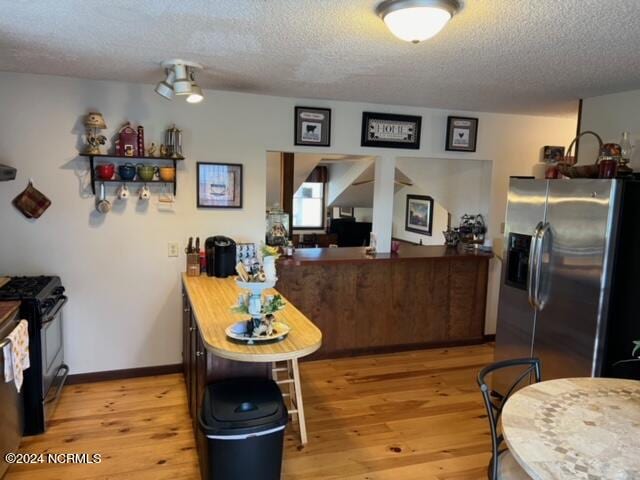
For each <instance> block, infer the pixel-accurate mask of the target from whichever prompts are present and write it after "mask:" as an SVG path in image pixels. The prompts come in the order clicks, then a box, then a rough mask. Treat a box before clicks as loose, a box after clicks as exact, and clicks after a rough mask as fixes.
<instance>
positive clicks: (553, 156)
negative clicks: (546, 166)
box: [542, 145, 564, 163]
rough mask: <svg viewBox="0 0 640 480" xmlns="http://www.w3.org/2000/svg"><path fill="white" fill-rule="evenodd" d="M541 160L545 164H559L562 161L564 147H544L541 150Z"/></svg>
mask: <svg viewBox="0 0 640 480" xmlns="http://www.w3.org/2000/svg"><path fill="white" fill-rule="evenodd" d="M542 159H543V160H544V161H545V163H553V162H561V161H562V160H563V159H564V147H554V146H552V145H545V146H544V149H543V150H542Z"/></svg>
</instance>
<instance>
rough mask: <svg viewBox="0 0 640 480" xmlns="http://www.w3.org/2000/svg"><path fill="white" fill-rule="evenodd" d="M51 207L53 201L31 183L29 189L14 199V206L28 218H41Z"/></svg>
mask: <svg viewBox="0 0 640 480" xmlns="http://www.w3.org/2000/svg"><path fill="white" fill-rule="evenodd" d="M50 205H51V200H49V199H48V198H47V197H46V196H45V195H44V194H43V193H42V192H41V191H40V190H38V189H37V188H36V187H34V186H33V183H32V182H31V181H29V185H27V188H25V189H24V190H23V191H22V193H20V194H19V195H18V196H17V197H16V198H14V199H13V206H14V207H16V208H17V209H18V210H20V212H22V214H23V215H24V216H25V217H27V218H40V216H41V215H42V214H43V213H44V212H45V210H46V209H47V208H49V206H50Z"/></svg>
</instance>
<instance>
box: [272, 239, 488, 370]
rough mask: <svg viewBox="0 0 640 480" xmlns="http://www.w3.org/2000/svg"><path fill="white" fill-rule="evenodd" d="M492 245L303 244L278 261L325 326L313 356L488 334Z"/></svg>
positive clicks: (282, 274) (288, 283)
mask: <svg viewBox="0 0 640 480" xmlns="http://www.w3.org/2000/svg"><path fill="white" fill-rule="evenodd" d="M492 256H493V255H492V254H491V253H482V252H479V251H471V252H468V251H464V250H462V249H456V248H451V247H445V246H418V245H409V244H402V246H401V247H400V251H399V253H398V254H392V253H386V254H377V255H375V256H370V255H367V254H366V253H365V249H364V248H358V247H354V248H350V247H345V248H311V249H299V250H296V251H295V253H294V256H293V257H292V258H285V259H280V260H279V262H278V290H279V291H280V292H282V294H283V295H285V296H286V297H287V298H289V299H290V300H291V301H292V302H293V303H294V304H295V305H296V306H297V307H298V308H299V309H300V310H301V311H302V312H303V313H304V314H305V315H306V316H307V317H309V318H310V319H311V320H313V322H314V323H315V324H316V325H317V326H318V327H319V328H320V329H321V330H322V332H323V333H324V338H323V342H322V348H321V349H319V350H318V352H317V353H316V354H314V355H313V356H312V358H330V357H340V356H348V355H353V354H360V353H374V352H390V351H400V350H407V349H415V348H424V347H428V346H443V345H464V344H473V343H481V342H483V341H485V337H484V322H485V307H486V296H487V279H488V269H489V260H490V258H491V257H492Z"/></svg>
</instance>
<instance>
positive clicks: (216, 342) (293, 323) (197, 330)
mask: <svg viewBox="0 0 640 480" xmlns="http://www.w3.org/2000/svg"><path fill="white" fill-rule="evenodd" d="M240 293H241V290H240V288H239V287H238V286H237V285H236V282H235V278H231V277H228V278H215V277H207V276H205V275H202V276H199V277H189V276H187V275H186V274H183V276H182V307H183V308H182V312H183V313H182V328H183V337H182V338H183V339H182V342H183V344H182V358H183V368H184V375H185V383H186V386H187V399H188V403H189V413H190V414H191V418H192V422H193V430H194V433H195V437H196V444H197V448H198V455H199V458H200V470H201V471H205V470H204V468H203V462H204V461H206V459H207V454H206V452H207V450H206V447H207V445H206V438H205V437H204V435H203V434H202V432H201V431H200V426H199V423H198V418H199V417H200V410H201V407H202V397H203V394H204V390H205V387H206V385H207V384H208V383H211V382H214V381H216V380H222V379H225V378H234V377H268V378H272V376H273V374H274V364H276V362H282V361H285V362H287V363H286V365H288V366H289V367H290V368H292V369H294V370H295V376H296V377H298V378H297V379H296V381H295V389H292V390H289V392H290V394H291V397H293V398H296V395H298V396H300V395H301V393H300V385H299V374H298V370H297V369H298V367H297V359H298V358H301V357H304V356H306V355H309V354H311V353H313V352H315V351H316V350H318V349H319V348H320V346H321V344H322V333H321V332H320V330H319V329H318V328H317V327H316V326H315V325H314V324H313V323H312V322H311V321H310V320H309V319H308V318H307V317H305V316H304V315H303V314H302V313H301V312H300V311H299V310H298V309H297V308H296V307H295V305H293V304H291V303H290V302H289V300H287V299H286V298H285V299H284V301H285V302H286V306H285V308H284V309H283V310H282V311H280V312H278V313H276V314H275V316H276V318H277V319H278V320H279V321H283V322H285V323H287V324H288V325H289V327H290V328H291V331H290V332H289V335H288V336H287V338H285V339H284V340H282V341H281V342H277V343H271V344H267V345H244V344H239V343H234V342H231V341H230V340H228V339H227V337H226V335H225V329H226V328H227V327H228V326H229V325H231V324H233V323H235V322H237V321H240V320H246V319H247V318H246V316H244V315H241V314H237V313H233V312H232V311H231V306H232V305H235V304H236V303H237V300H238V296H239V295H240ZM265 293H266V294H277V293H279V292H278V291H276V290H273V289H270V290H266V291H265ZM291 373H292V374H293V372H291ZM301 400H302V399H301V398H300V399H299V400H298V401H297V403H298V404H297V407H298V409H299V412H298V413H297V414H296V415H297V419H298V422H299V426H300V431H301V436H302V438H303V441H302V443H305V442H306V432H305V429H304V428H305V427H304V411H303V407H302V401H301ZM290 411H291V409H290Z"/></svg>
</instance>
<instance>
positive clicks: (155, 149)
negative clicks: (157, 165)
mask: <svg viewBox="0 0 640 480" xmlns="http://www.w3.org/2000/svg"><path fill="white" fill-rule="evenodd" d="M157 153H158V147H156V144H155V143H153V142H151V146H150V147H149V148H147V157H157V156H158V155H157Z"/></svg>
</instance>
